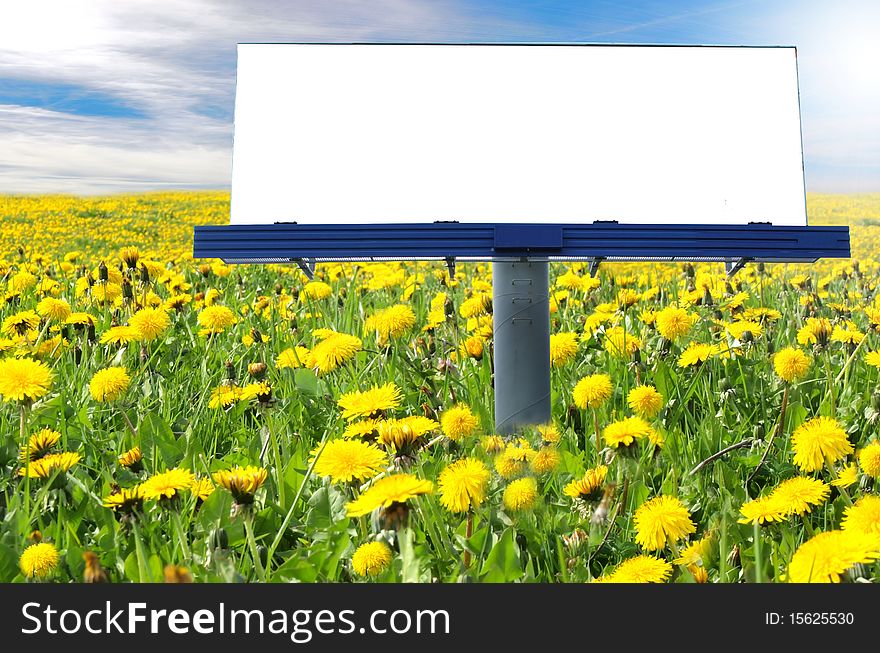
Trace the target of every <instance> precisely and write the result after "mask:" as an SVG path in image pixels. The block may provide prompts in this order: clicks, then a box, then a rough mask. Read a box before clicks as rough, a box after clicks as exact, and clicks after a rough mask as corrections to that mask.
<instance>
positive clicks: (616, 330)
mask: <svg viewBox="0 0 880 653" xmlns="http://www.w3.org/2000/svg"><path fill="white" fill-rule="evenodd" d="M604 347H605V351H607V352H608V353H609V354H611V355H612V356H616V357H618V358H627V359H628V358H632V355H633V354H634V353H636V352H637V351H638V350H639V349H641V347H642V341H641V340H640V339H639V338H637V337H636V336H635V335H634V334H632V333H629V332H627V331H626V330H625V329H624V328H623V327H619V326H617V327H612V328H611V329H608V330H607V331H606V332H605V341H604Z"/></svg>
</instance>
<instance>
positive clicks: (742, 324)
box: [726, 320, 764, 340]
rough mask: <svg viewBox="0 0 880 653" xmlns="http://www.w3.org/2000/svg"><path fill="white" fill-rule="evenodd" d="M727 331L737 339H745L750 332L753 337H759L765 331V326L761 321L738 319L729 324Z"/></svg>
mask: <svg viewBox="0 0 880 653" xmlns="http://www.w3.org/2000/svg"><path fill="white" fill-rule="evenodd" d="M726 328H727V333H729V334H730V336H731V337H732V338H734V339H736V340H743V339H744V338H745V334H746V333H750V334H751V335H752V337H753V338H757V337H758V336H760V335H761V333H763V331H764V327H763V326H762V325H761V323H760V322H752V321H750V320H737V321H736V322H731V323H730V324H728V325H727V327H726Z"/></svg>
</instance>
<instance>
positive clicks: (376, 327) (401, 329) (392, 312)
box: [364, 304, 416, 344]
mask: <svg viewBox="0 0 880 653" xmlns="http://www.w3.org/2000/svg"><path fill="white" fill-rule="evenodd" d="M415 323H416V315H415V313H413V310H412V309H411V308H410V307H409V306H407V305H406V304H395V305H394V306H390V307H388V308H383V309H381V310H379V311H377V312H376V313H374V314H373V315H371V316H370V317H368V318H367V320H366V322H365V323H364V331H365V332H375V333H376V337H377V339H378V341H379V343H380V344H384V343H386V342H388V339H389V338H397V337H398V336H401V335H403V334H404V333H406V332H407V331H408V330H409V329H411V328H412V327H413V325H414V324H415Z"/></svg>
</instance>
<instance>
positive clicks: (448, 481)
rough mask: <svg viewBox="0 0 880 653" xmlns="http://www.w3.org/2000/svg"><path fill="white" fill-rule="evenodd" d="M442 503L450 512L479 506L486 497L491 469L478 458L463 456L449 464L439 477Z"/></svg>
mask: <svg viewBox="0 0 880 653" xmlns="http://www.w3.org/2000/svg"><path fill="white" fill-rule="evenodd" d="M438 485H439V489H440V504H441V505H442V506H443V507H444V508H446V509H447V510H448V511H449V512H467V511H468V510H470V509H471V508H472V507H473V508H479V507H480V505H481V504H482V503H483V501H484V500H485V499H486V491H487V489H488V485H489V470H488V469H487V468H486V465H484V464H483V462H482V461H480V460H477V459H476V458H463V459H461V460H457V461H455V462H454V463H452V464H450V465H448V466H447V467H446V468H445V469H444V470H443V471H442V472H440V478H439V479H438Z"/></svg>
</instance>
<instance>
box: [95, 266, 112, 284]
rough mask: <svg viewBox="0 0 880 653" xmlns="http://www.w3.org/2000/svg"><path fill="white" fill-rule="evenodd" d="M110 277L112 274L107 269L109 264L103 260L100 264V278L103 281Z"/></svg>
mask: <svg viewBox="0 0 880 653" xmlns="http://www.w3.org/2000/svg"><path fill="white" fill-rule="evenodd" d="M109 278H110V276H109V274H108V271H107V265H106V264H105V263H104V261H101V264H100V265H99V266H98V280H99V281H101V282H105V281H107V280H108V279H109Z"/></svg>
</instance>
